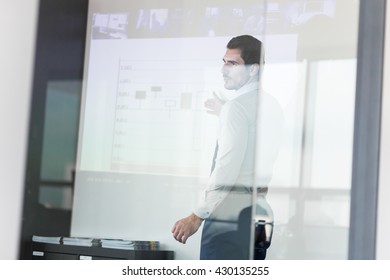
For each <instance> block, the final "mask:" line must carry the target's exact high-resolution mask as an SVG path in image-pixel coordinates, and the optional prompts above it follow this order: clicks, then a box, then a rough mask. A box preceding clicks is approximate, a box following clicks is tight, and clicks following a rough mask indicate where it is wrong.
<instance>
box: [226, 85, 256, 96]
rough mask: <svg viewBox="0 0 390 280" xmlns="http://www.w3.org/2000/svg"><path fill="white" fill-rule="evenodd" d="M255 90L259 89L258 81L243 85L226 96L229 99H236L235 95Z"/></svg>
mask: <svg viewBox="0 0 390 280" xmlns="http://www.w3.org/2000/svg"><path fill="white" fill-rule="evenodd" d="M255 90H256V91H258V90H259V83H258V82H255V83H250V84H246V85H243V86H242V87H241V88H239V89H238V90H236V91H235V92H232V93H230V94H227V98H228V99H229V100H233V99H236V98H237V97H239V96H241V95H244V94H246V93H249V92H252V91H255Z"/></svg>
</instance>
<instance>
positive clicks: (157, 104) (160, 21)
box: [72, 1, 265, 259]
mask: <svg viewBox="0 0 390 280" xmlns="http://www.w3.org/2000/svg"><path fill="white" fill-rule="evenodd" d="M113 10H115V11H116V12H115V13H113V12H112V11H113ZM264 12H265V8H264V5H263V4H262V2H260V4H259V3H257V1H244V2H242V1H211V2H209V1H191V2H189V1H172V2H170V3H169V4H165V3H164V4H161V1H142V2H138V3H134V2H132V3H129V2H128V1H115V2H112V3H111V2H110V3H108V2H107V1H91V3H90V13H89V25H88V26H89V36H90V37H89V38H88V41H87V44H88V47H87V50H86V61H87V65H86V72H85V79H86V81H85V88H84V93H83V104H82V116H81V119H82V125H81V130H80V138H79V146H78V147H79V151H78V161H77V162H78V165H77V173H76V185H75V198H74V208H73V217H72V235H73V236H93V237H101V238H123V239H130V240H146V241H153V240H156V241H159V242H160V243H161V248H162V249H166V250H173V251H175V258H176V259H199V258H200V256H201V258H203V257H204V256H206V255H207V256H206V257H207V258H217V259H218V258H240V259H248V258H249V257H250V254H252V253H253V249H249V248H250V247H249V246H250V237H251V235H250V230H251V229H252V226H251V220H252V219H251V216H252V208H251V205H252V199H253V198H252V186H253V175H254V174H253V173H254V155H255V151H254V150H255V140H256V116H257V113H256V110H257V107H256V103H257V94H258V89H259V85H258V82H256V80H257V79H258V77H259V73H260V66H259V61H260V57H261V52H260V49H261V48H260V45H259V46H256V49H255V51H254V52H255V53H256V56H258V57H259V58H257V59H255V60H256V63H255V64H256V65H257V66H254V67H250V66H247V65H245V64H246V61H244V60H243V59H242V58H241V57H240V55H239V54H238V55H237V53H235V52H229V53H228V52H226V45H227V43H228V42H229V40H230V39H231V38H232V37H234V36H237V35H239V34H245V33H248V32H251V33H252V34H257V35H258V36H259V35H260V36H259V37H261V34H262V32H263V31H264V22H263V21H264ZM232 49H234V50H236V49H237V47H233V48H232ZM223 60H224V61H223ZM236 64H237V65H236ZM248 64H249V63H248ZM250 64H253V62H252V63H250ZM221 68H222V69H221ZM229 69H230V70H229ZM231 69H233V70H231ZM221 72H222V73H221ZM235 72H236V73H235ZM229 73H230V74H229ZM223 76H225V81H224V79H223ZM229 76H232V78H230V77H229ZM235 79H237V80H238V81H236V80H235ZM248 81H251V82H253V85H251V86H248V87H247V89H246V92H245V98H241V99H242V100H241V101H240V102H237V101H234V102H232V100H230V99H231V98H233V97H236V98H240V97H241V96H239V93H236V91H235V90H236V89H239V88H241V87H242V86H243V85H244V84H248ZM236 83H238V84H236ZM247 93H248V94H247ZM235 95H237V96H235ZM213 98H215V99H213ZM212 99H213V100H212ZM207 100H208V102H211V103H212V102H219V103H221V104H222V103H224V105H223V109H222V111H221V112H219V109H218V110H217V111H218V112H214V113H211V114H208V113H207V110H208V109H207V108H205V101H206V102H207ZM207 104H209V103H207ZM207 106H211V105H207ZM244 106H245V107H248V108H244ZM209 109H210V108H209ZM243 109H244V110H243ZM211 110H213V109H211ZM244 114H245V116H244ZM218 115H219V117H218ZM246 135H249V137H248V140H246V139H245V138H246ZM216 143H218V146H217V145H216ZM216 147H218V152H217V156H216V159H215V163H216V165H215V169H213V172H212V173H211V172H210V170H211V169H212V165H213V156H214V153H215V151H216ZM210 173H211V174H210ZM203 189H206V191H203ZM262 191H265V189H262ZM243 208H246V210H245V212H242V214H241V218H242V219H241V220H239V215H240V212H241V210H242V209H243ZM227 210H228V211H227ZM191 213H194V214H195V215H196V216H197V217H195V216H194V215H191ZM263 213H264V210H263V211H262V212H261V214H263ZM189 215H190V216H189ZM263 216H264V215H263ZM186 217H187V218H186ZM184 218H185V219H184ZM199 218H202V219H207V220H206V221H205V222H203V223H201V219H199ZM183 219H184V220H183ZM189 221H191V223H189ZM192 221H195V222H193V223H192ZM177 222H178V223H177ZM199 225H200V227H199V228H198V226H199ZM187 226H188V227H191V230H187V229H186V228H187ZM194 227H195V228H198V231H197V232H196V233H195V234H194V235H192V236H191V237H190V238H189V239H188V241H187V242H186V244H185V246H183V245H182V244H181V243H180V241H181V242H183V239H182V235H184V236H185V238H186V237H188V235H189V234H191V233H192V232H193V229H194ZM241 230H242V231H241ZM171 231H173V232H171ZM175 239H178V241H179V242H178V241H177V240H175ZM234 242H235V243H237V242H238V243H239V244H233V243H234ZM215 244H219V246H216V245H215ZM215 246H216V247H215ZM229 246H230V247H229ZM233 246H238V249H232V248H236V247H233ZM201 247H202V250H201V249H200V248H201ZM227 249H229V250H230V251H227ZM250 252H251V253H250ZM233 253H235V254H236V253H240V254H239V255H237V254H236V255H233Z"/></svg>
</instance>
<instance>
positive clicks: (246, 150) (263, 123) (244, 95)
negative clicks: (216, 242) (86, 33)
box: [194, 82, 283, 219]
mask: <svg viewBox="0 0 390 280" xmlns="http://www.w3.org/2000/svg"><path fill="white" fill-rule="evenodd" d="M259 94H260V92H259V84H258V83H257V82H256V83H251V84H247V85H244V86H243V87H241V88H240V89H239V90H237V91H235V92H234V93H232V94H231V95H230V96H229V101H227V102H226V103H225V104H224V105H223V106H222V109H221V113H220V119H219V125H218V133H217V141H218V153H217V157H216V160H215V167H214V170H213V172H212V173H211V175H210V178H209V180H208V183H207V185H206V188H205V192H204V197H203V199H202V200H201V201H200V203H199V204H198V207H197V208H196V209H195V211H194V213H195V214H196V215H197V216H198V217H200V218H202V219H205V218H208V217H209V216H210V215H211V214H212V213H213V211H214V210H215V209H216V208H217V207H218V206H219V204H221V202H222V201H223V200H224V199H225V198H226V197H227V196H228V195H229V193H230V192H231V191H239V192H242V191H245V190H246V191H247V192H251V191H250V190H249V188H250V187H253V186H255V185H256V186H257V187H260V186H268V183H269V181H270V180H271V176H272V169H273V165H274V162H275V160H276V157H277V153H278V149H279V145H278V142H279V141H280V139H281V138H282V137H281V134H280V132H281V131H282V129H281V128H282V123H283V113H282V109H281V107H280V105H279V103H278V102H277V101H276V100H275V99H274V98H273V97H272V96H270V95H268V94H265V93H263V92H262V94H261V95H259ZM260 105H261V106H260ZM258 110H259V112H260V114H258V113H257V111H258ZM256 128H258V129H257V130H256ZM259 133H261V135H259ZM256 139H257V142H256ZM256 149H257V150H256ZM259 158H261V159H260V160H259ZM255 166H256V172H255ZM259 169H260V170H259ZM255 173H256V174H255ZM255 175H256V176H255ZM263 198H264V195H263ZM233 203H234V202H233ZM247 203H248V205H250V204H251V200H250V196H249V198H248V202H247ZM231 208H232V209H233V208H235V207H234V206H233V205H232V207H231Z"/></svg>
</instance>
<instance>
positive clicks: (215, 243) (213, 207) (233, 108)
mask: <svg viewBox="0 0 390 280" xmlns="http://www.w3.org/2000/svg"><path fill="white" fill-rule="evenodd" d="M262 54H263V49H262V43H261V42H260V41H259V40H257V39H256V38H254V37H252V36H249V35H242V36H238V37H235V38H233V39H231V40H230V41H229V43H228V44H227V49H226V53H225V55H224V57H223V62H224V64H223V67H222V69H221V72H222V75H223V79H224V83H225V84H224V86H225V88H226V89H228V90H232V92H231V96H229V100H228V101H227V102H223V101H222V100H220V99H218V98H215V99H214V100H212V101H211V100H209V101H207V102H206V104H205V105H206V108H208V109H209V112H210V113H214V114H217V115H219V118H220V119H219V127H218V139H217V143H218V144H217V149H216V156H215V163H214V164H213V166H214V168H213V170H212V173H211V175H210V178H209V182H208V184H207V187H206V190H205V197H204V199H203V201H201V203H200V204H199V205H198V207H197V209H195V210H194V211H193V213H192V214H191V215H189V216H188V217H185V218H183V219H181V220H179V221H177V222H176V223H175V225H174V226H173V228H172V233H173V236H174V238H175V239H176V240H177V241H179V242H181V243H184V244H185V243H186V241H187V239H188V238H189V237H190V236H191V235H193V234H194V233H195V232H196V231H197V230H198V229H199V227H200V226H201V224H202V222H203V221H204V220H205V224H204V226H203V232H202V241H201V256H200V258H201V259H248V258H249V257H250V251H249V244H250V242H249V241H250V231H251V229H252V225H251V221H252V219H251V217H252V214H256V215H261V216H262V217H263V218H262V220H263V221H266V222H270V221H271V220H272V210H271V209H270V207H269V205H268V203H267V202H266V200H265V194H266V192H267V184H268V183H269V180H270V177H271V176H270V174H271V173H272V166H273V162H274V160H275V157H276V156H275V155H276V153H275V152H273V151H275V149H274V148H270V147H267V149H268V150H269V151H272V152H271V153H269V152H267V154H268V155H264V160H262V161H260V162H257V161H256V155H259V153H258V151H256V148H258V147H257V146H258V145H259V143H258V142H256V139H257V138H258V136H257V126H258V125H259V121H258V114H257V110H260V109H263V108H264V109H266V110H265V111H267V114H268V112H271V114H269V115H268V116H267V118H274V119H275V116H276V119H277V121H278V123H280V122H279V121H280V120H281V117H280V116H281V115H282V113H281V112H282V111H281V108H280V106H279V104H278V103H277V102H276V101H275V100H274V99H273V98H272V97H271V96H269V95H265V94H264V95H262V97H261V100H258V99H259V92H260V83H259V81H260V77H261V74H262V71H261V70H262V66H263V57H262ZM258 102H259V103H261V104H262V108H259V106H258ZM261 123H262V122H261V121H260V124H261ZM263 123H264V126H265V127H266V126H269V125H266V124H265V122H263ZM275 129H276V130H278V127H275ZM270 131H273V130H270ZM277 140H278V139H273V141H275V142H277ZM260 144H262V143H260ZM273 146H274V145H273ZM260 150H263V151H264V149H260ZM270 154H272V155H271V156H270ZM264 161H268V162H267V163H266V164H264ZM255 165H257V166H258V167H265V168H264V169H263V171H262V172H261V173H262V174H265V175H264V176H260V177H261V178H255ZM256 172H257V171H256ZM253 193H256V196H257V198H256V199H253ZM253 201H256V204H257V206H256V210H252V207H251V205H252V204H253ZM264 217H265V218H264ZM268 238H269V237H268ZM260 258H265V252H264V255H263V256H262V257H260Z"/></svg>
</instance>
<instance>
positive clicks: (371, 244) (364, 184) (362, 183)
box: [348, 0, 386, 260]
mask: <svg viewBox="0 0 390 280" xmlns="http://www.w3.org/2000/svg"><path fill="white" fill-rule="evenodd" d="M385 11H386V0H375V1H372V0H361V1H360V16H359V39H358V62H357V75H356V80H357V82H356V103H355V128H354V147H353V169H352V187H351V212H350V228H349V255H348V258H349V259H362V260H369V259H375V247H376V228H377V218H376V217H377V201H378V173H379V152H380V124H381V101H382V80H383V57H384V54H383V53H384V31H385V19H386V12H385Z"/></svg>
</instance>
